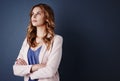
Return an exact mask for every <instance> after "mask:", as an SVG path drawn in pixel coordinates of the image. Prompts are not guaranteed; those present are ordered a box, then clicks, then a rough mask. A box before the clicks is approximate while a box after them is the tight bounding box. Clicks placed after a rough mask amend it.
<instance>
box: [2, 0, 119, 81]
mask: <svg viewBox="0 0 120 81" xmlns="http://www.w3.org/2000/svg"><path fill="white" fill-rule="evenodd" d="M40 2H43V3H48V4H49V5H50V6H51V7H52V8H53V10H54V13H55V17H56V33H57V34H60V35H62V36H63V38H64V43H63V56H62V61H61V64H60V68H59V72H60V77H61V81H120V2H119V0H0V81H23V78H22V77H17V76H14V75H13V70H12V66H13V64H14V61H15V59H16V57H17V55H18V53H19V50H20V48H21V45H22V42H23V40H24V38H25V35H26V29H27V25H28V22H29V12H30V9H31V7H32V6H33V5H35V4H38V3H40Z"/></svg>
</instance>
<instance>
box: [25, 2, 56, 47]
mask: <svg viewBox="0 0 120 81" xmlns="http://www.w3.org/2000/svg"><path fill="white" fill-rule="evenodd" d="M35 7H40V8H41V9H42V11H43V12H44V15H45V18H46V19H47V21H45V25H46V27H45V31H46V32H45V33H46V34H45V36H44V37H43V38H42V40H43V42H44V43H45V44H46V46H47V49H49V48H50V44H51V42H52V39H53V38H54V29H55V18H54V12H53V10H52V8H51V7H50V6H49V5H47V4H43V3H40V4H37V5H35V6H33V7H32V9H31V11H30V22H29V25H28V29H27V42H28V44H29V46H30V47H36V46H37V45H38V43H37V42H36V37H37V28H36V27H35V26H33V25H32V23H31V17H32V11H33V9H34V8H35Z"/></svg>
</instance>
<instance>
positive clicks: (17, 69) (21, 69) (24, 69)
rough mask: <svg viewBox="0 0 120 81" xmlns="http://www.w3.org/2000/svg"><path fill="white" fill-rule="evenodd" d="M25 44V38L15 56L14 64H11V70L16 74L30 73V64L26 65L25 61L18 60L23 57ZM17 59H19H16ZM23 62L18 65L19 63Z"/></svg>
mask: <svg viewBox="0 0 120 81" xmlns="http://www.w3.org/2000/svg"><path fill="white" fill-rule="evenodd" d="M26 46H27V40H26V39H25V40H24V42H23V44H22V47H21V49H20V52H19V55H18V57H17V60H16V61H15V64H14V65H13V72H14V75H17V76H25V75H27V74H29V73H30V68H31V65H27V63H26V62H24V61H21V62H20V59H24V58H23V54H25V51H26V50H24V49H25V47H26ZM18 59H19V60H18ZM19 62H20V63H23V64H21V65H20V63H19Z"/></svg>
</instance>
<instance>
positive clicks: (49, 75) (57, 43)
mask: <svg viewBox="0 0 120 81" xmlns="http://www.w3.org/2000/svg"><path fill="white" fill-rule="evenodd" d="M62 44H63V38H62V37H61V36H60V35H55V36H54V39H53V43H52V45H51V47H50V50H49V51H47V47H46V45H45V44H43V45H42V48H41V51H40V54H39V63H40V64H41V63H42V64H46V67H44V68H41V69H38V70H37V71H35V72H33V73H30V69H31V66H32V65H16V62H15V64H14V65H13V72H14V75H17V76H24V81H28V79H29V77H30V78H31V79H38V81H59V73H58V68H59V64H60V61H61V57H62ZM28 49H29V45H28V43H27V39H25V40H24V42H23V45H22V47H21V49H20V52H19V55H18V57H17V59H18V58H22V59H24V60H25V61H26V62H27V64H28V59H27V52H28Z"/></svg>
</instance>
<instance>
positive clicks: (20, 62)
mask: <svg viewBox="0 0 120 81" xmlns="http://www.w3.org/2000/svg"><path fill="white" fill-rule="evenodd" d="M16 64H18V65H27V63H26V62H25V60H24V59H21V58H19V59H17V60H16Z"/></svg>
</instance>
